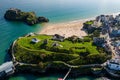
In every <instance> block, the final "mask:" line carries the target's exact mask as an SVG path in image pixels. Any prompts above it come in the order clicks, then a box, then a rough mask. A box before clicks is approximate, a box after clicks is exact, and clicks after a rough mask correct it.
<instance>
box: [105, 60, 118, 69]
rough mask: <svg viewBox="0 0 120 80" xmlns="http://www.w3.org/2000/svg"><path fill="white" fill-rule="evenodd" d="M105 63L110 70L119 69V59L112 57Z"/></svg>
mask: <svg viewBox="0 0 120 80" xmlns="http://www.w3.org/2000/svg"><path fill="white" fill-rule="evenodd" d="M107 65H108V67H109V68H110V69H112V70H120V59H117V58H115V59H112V60H110V61H108V62H107Z"/></svg>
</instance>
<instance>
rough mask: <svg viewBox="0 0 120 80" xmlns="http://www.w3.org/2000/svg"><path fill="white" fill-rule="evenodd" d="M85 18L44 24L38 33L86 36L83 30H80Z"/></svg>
mask: <svg viewBox="0 0 120 80" xmlns="http://www.w3.org/2000/svg"><path fill="white" fill-rule="evenodd" d="M85 21H87V20H79V21H71V22H65V23H56V24H49V23H48V24H46V25H45V26H44V28H43V29H42V30H41V31H40V34H47V35H54V34H59V35H61V36H63V35H64V36H65V37H66V38H67V37H70V36H73V35H76V36H78V37H81V36H86V35H87V34H86V33H85V31H83V30H82V27H83V23H84V22H85Z"/></svg>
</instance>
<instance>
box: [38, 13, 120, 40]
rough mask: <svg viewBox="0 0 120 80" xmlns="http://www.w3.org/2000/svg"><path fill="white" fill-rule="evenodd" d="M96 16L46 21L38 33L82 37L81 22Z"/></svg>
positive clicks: (84, 34) (83, 34)
mask: <svg viewBox="0 0 120 80" xmlns="http://www.w3.org/2000/svg"><path fill="white" fill-rule="evenodd" d="M118 14H120V12H117V13H108V14H104V15H113V16H114V17H115V16H116V15H118ZM96 17H97V16H95V17H91V18H87V19H80V20H74V21H68V22H60V23H59V22H58V23H47V24H45V25H44V26H43V28H42V29H41V30H40V31H39V34H46V35H54V34H59V35H61V36H65V37H66V38H67V37H70V36H73V35H75V36H78V37H83V36H87V33H86V32H85V31H83V30H82V27H83V23H84V22H86V21H89V20H94V19H95V18H96Z"/></svg>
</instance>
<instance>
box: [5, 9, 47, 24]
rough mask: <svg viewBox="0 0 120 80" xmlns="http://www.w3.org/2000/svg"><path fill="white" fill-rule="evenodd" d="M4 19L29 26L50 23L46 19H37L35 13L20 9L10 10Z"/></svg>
mask: <svg viewBox="0 0 120 80" xmlns="http://www.w3.org/2000/svg"><path fill="white" fill-rule="evenodd" d="M4 18H5V19H6V20H10V21H23V22H25V23H26V24H28V25H34V24H37V23H42V22H49V19H47V18H45V17H42V16H41V17H37V16H36V14H35V12H23V11H21V10H20V9H14V8H10V9H8V10H7V11H6V13H5V15H4Z"/></svg>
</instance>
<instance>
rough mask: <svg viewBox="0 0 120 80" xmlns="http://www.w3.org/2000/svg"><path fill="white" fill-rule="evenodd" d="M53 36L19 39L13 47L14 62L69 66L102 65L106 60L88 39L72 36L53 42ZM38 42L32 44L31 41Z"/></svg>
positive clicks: (104, 55)
mask: <svg viewBox="0 0 120 80" xmlns="http://www.w3.org/2000/svg"><path fill="white" fill-rule="evenodd" d="M52 37H53V36H48V35H35V36H29V37H22V38H19V39H18V40H17V41H16V43H15V46H14V55H15V57H16V61H18V62H24V63H33V64H40V65H44V66H45V65H48V64H52V63H53V62H54V63H55V64H56V65H59V66H60V65H61V64H62V63H67V64H69V65H84V64H96V63H103V62H104V61H106V60H107V56H106V54H105V53H101V52H100V51H99V50H98V48H97V47H96V46H95V45H93V44H92V40H91V39H90V38H89V37H84V38H83V39H80V38H78V37H75V36H72V37H70V38H67V39H64V41H63V42H61V41H59V40H53V39H52ZM33 39H37V40H38V42H36V43H33V42H32V40H33Z"/></svg>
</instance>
